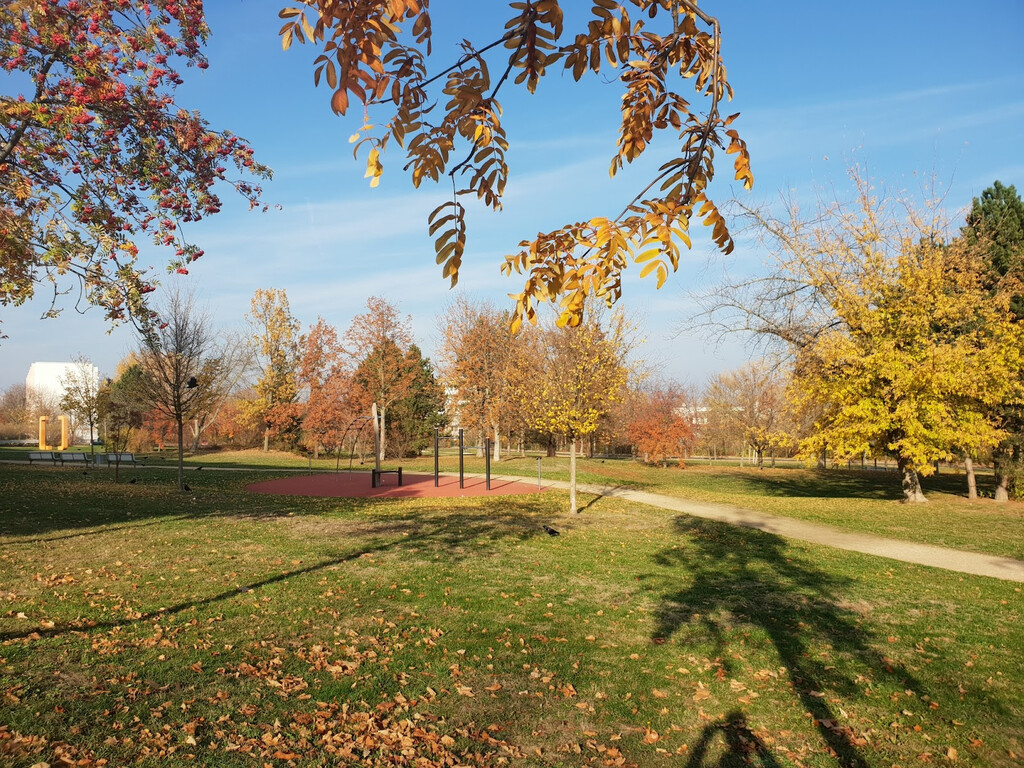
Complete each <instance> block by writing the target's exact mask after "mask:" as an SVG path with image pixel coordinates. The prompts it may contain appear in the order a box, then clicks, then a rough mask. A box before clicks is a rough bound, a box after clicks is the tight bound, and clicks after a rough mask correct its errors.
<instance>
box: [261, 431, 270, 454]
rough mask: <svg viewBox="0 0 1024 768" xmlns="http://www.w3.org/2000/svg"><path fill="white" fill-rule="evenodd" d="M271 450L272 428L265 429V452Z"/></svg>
mask: <svg viewBox="0 0 1024 768" xmlns="http://www.w3.org/2000/svg"><path fill="white" fill-rule="evenodd" d="M269 450H270V427H265V428H264V429H263V452H264V453H266V452H267V451H269Z"/></svg>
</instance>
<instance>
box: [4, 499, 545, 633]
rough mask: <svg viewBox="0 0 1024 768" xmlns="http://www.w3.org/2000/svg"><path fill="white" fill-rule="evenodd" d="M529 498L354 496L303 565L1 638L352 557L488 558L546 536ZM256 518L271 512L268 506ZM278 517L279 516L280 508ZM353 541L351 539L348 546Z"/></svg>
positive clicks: (116, 622) (193, 604)
mask: <svg viewBox="0 0 1024 768" xmlns="http://www.w3.org/2000/svg"><path fill="white" fill-rule="evenodd" d="M527 499H529V497H515V499H514V500H512V499H506V500H505V501H506V502H507V503H505V504H503V505H502V506H501V507H496V506H495V505H493V504H489V503H487V502H488V500H486V499H480V500H479V502H478V503H475V504H469V505H463V506H461V507H459V508H457V509H444V510H441V509H433V510H432V509H423V508H420V507H417V505H415V504H408V505H407V507H406V508H405V509H404V510H401V511H398V512H395V511H394V510H392V511H391V513H390V514H389V515H387V516H386V517H371V516H363V515H359V514H358V512H359V511H360V510H359V509H358V508H360V507H370V506H372V505H373V504H374V503H375V502H374V500H371V499H357V500H351V501H352V503H353V506H354V507H355V508H356V509H354V510H353V511H354V512H356V513H357V514H354V515H352V516H351V517H348V518H346V519H345V520H344V521H343V522H345V523H346V525H345V528H344V533H345V536H344V537H343V539H341V540H338V543H337V544H334V543H333V540H332V541H329V542H325V545H324V548H323V550H322V552H323V554H322V556H321V559H320V560H319V561H318V562H316V563H312V564H310V565H308V566H305V567H303V568H296V569H292V570H283V571H275V572H273V573H268V574H266V575H264V576H262V577H258V576H256V577H252V578H250V580H249V581H248V582H247V583H246V584H244V585H241V586H238V587H232V588H231V589H226V590H221V591H219V592H214V593H211V594H209V595H207V596H205V597H197V598H195V599H191V600H187V601H182V602H180V603H177V604H175V605H172V606H170V607H161V608H159V609H156V610H146V611H142V612H141V613H139V614H137V615H135V616H134V617H132V618H125V619H106V620H102V621H95V620H91V619H87V618H77V619H75V620H74V621H70V622H58V623H56V624H55V625H54V626H52V627H32V628H26V629H23V630H18V631H8V632H0V642H4V641H8V640H20V639H24V638H27V637H30V636H31V637H33V638H42V637H55V636H61V635H64V634H68V633H72V632H73V633H94V632H107V631H110V630H112V629H115V628H124V627H131V626H135V625H140V624H144V623H146V622H151V621H153V620H154V619H159V618H164V617H169V616H173V615H175V614H178V613H181V612H182V611H187V610H191V609H193V608H199V607H203V606H208V605H215V604H218V603H223V602H224V601H229V600H232V599H236V598H238V597H239V596H241V595H245V594H247V593H250V592H253V591H256V590H259V589H261V588H263V587H268V586H271V585H273V584H277V583H279V582H283V581H287V580H293V579H297V578H300V577H302V576H305V575H310V574H317V573H319V572H321V571H324V570H326V569H329V568H331V567H334V566H338V565H343V564H345V563H348V562H352V561H354V560H357V559H359V558H361V557H364V556H366V555H373V554H384V553H388V552H399V553H402V552H406V553H409V554H410V555H416V556H418V557H421V558H426V559H434V557H435V555H441V556H442V557H443V559H444V561H445V562H446V563H449V564H450V563H453V562H458V561H459V560H460V559H463V558H478V557H486V556H488V554H489V550H492V549H497V548H500V547H506V546H507V544H506V543H504V542H507V541H508V540H513V541H525V540H527V539H530V538H533V537H535V536H546V534H545V531H544V528H543V525H544V524H545V523H546V522H549V521H550V518H551V508H550V507H548V506H546V505H544V504H542V503H541V502H540V501H537V500H527ZM249 513H250V514H249V515H248V516H250V517H256V518H259V517H269V516H270V514H272V513H270V512H269V511H267V510H263V511H257V512H255V513H253V512H252V511H251V510H250V511H249ZM274 516H277V514H276V513H274ZM347 542H355V543H349V544H348V546H346V543H347Z"/></svg>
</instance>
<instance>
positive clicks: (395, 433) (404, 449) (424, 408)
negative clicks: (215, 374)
mask: <svg viewBox="0 0 1024 768" xmlns="http://www.w3.org/2000/svg"><path fill="white" fill-rule="evenodd" d="M404 365H405V367H406V369H407V370H409V371H410V372H411V374H412V382H411V383H410V385H409V392H408V394H407V395H406V396H405V397H403V398H402V399H401V400H398V401H396V402H395V404H394V405H392V406H391V432H390V435H389V439H390V450H391V451H392V453H393V454H394V455H395V456H416V455H418V454H419V453H420V451H422V450H423V449H424V448H426V447H427V446H429V445H431V442H432V440H433V436H434V428H435V427H436V428H443V427H444V426H445V425H446V424H447V423H448V419H447V416H446V413H445V400H446V398H445V392H444V388H443V387H442V386H441V384H440V382H439V381H438V380H437V376H436V375H435V374H434V366H433V365H432V364H431V362H430V359H429V358H426V357H423V353H422V352H421V351H420V348H419V347H418V346H416V345H415V344H413V345H411V346H410V347H409V350H408V351H407V352H406V353H405V359H404Z"/></svg>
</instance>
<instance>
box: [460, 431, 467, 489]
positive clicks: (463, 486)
mask: <svg viewBox="0 0 1024 768" xmlns="http://www.w3.org/2000/svg"><path fill="white" fill-rule="evenodd" d="M465 487H466V485H465V483H464V482H463V479H462V430H461V429H460V430H459V488H465Z"/></svg>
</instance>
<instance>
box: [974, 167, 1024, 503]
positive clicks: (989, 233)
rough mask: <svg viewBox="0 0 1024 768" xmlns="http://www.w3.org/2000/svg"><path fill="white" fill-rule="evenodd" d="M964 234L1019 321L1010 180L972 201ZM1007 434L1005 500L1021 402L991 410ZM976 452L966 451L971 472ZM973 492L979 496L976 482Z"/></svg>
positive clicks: (1001, 454) (986, 278)
mask: <svg viewBox="0 0 1024 768" xmlns="http://www.w3.org/2000/svg"><path fill="white" fill-rule="evenodd" d="M961 235H962V236H963V238H964V239H965V240H966V241H967V243H968V244H969V245H971V246H974V247H975V250H976V252H977V253H978V255H979V257H980V258H981V259H982V263H983V265H984V268H985V274H984V275H983V277H982V282H983V284H984V286H985V287H986V288H987V289H988V290H989V291H990V292H993V293H999V292H1008V293H1009V295H1010V311H1011V312H1012V314H1013V317H1014V319H1016V320H1018V321H1020V320H1024V201H1022V200H1021V198H1020V195H1018V194H1017V190H1016V188H1015V187H1014V186H1013V185H1012V184H1011V185H1010V186H1009V187H1007V186H1004V185H1003V184H1001V183H1000V182H999V181H996V182H995V183H994V184H993V185H992V186H991V187H989V188H988V189H985V190H984V191H983V192H982V193H981V196H980V197H976V198H974V200H973V201H972V202H971V210H970V212H969V213H968V214H967V222H966V225H965V226H964V227H963V229H961ZM992 416H993V418H994V419H995V420H996V421H997V423H998V424H999V426H1000V428H1001V429H1002V430H1003V432H1004V437H1003V439H1002V440H1000V442H999V444H998V445H997V446H996V447H995V450H994V451H993V463H994V465H995V475H996V490H995V498H996V501H1006V500H1007V499H1008V498H1009V495H1010V494H1012V493H1019V491H1020V489H1017V488H1016V485H1017V481H1018V479H1019V476H1020V475H1021V474H1022V464H1024V408H1022V407H1021V405H1020V404H1018V403H1000V404H999V405H997V406H996V407H995V409H994V411H993V414H992ZM971 460H972V452H971V451H970V450H969V449H967V450H965V451H964V461H965V464H966V465H967V468H968V473H969V476H970V479H971V480H973V476H972V475H971V470H972V467H971ZM968 495H970V496H971V497H972V498H973V497H974V496H975V495H976V490H975V488H974V485H973V483H972V484H971V486H970V490H969V493H968Z"/></svg>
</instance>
